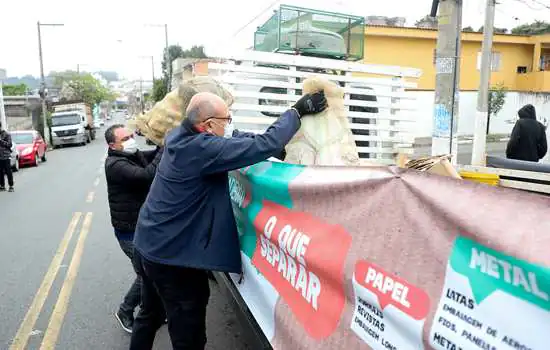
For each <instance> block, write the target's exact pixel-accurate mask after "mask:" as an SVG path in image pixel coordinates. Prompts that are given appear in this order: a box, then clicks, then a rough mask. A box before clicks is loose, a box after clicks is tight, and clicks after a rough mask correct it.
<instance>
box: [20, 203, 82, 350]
mask: <svg viewBox="0 0 550 350" xmlns="http://www.w3.org/2000/svg"><path fill="white" fill-rule="evenodd" d="M81 216H82V213H79V212H76V213H74V214H73V218H72V219H71V222H70V223H69V227H68V228H67V231H65V235H64V236H63V238H62V239H61V242H60V243H59V247H57V251H56V253H55V255H54V256H53V259H52V262H51V263H50V266H49V267H48V271H47V272H46V274H45V275H44V279H43V280H42V284H40V287H39V288H38V291H37V292H36V294H35V296H34V299H33V301H32V304H31V306H30V307H29V310H28V311H27V314H26V315H25V318H24V319H23V322H21V325H20V326H19V330H18V331H17V333H16V335H15V338H14V339H13V342H12V344H11V346H10V350H23V349H24V348H25V346H26V345H27V342H28V340H29V337H30V335H31V332H32V331H33V327H34V325H35V323H36V320H37V319H38V316H39V315H40V312H41V311H42V307H44V303H45V302H46V298H47V297H48V294H49V293H50V289H51V287H52V284H53V282H54V280H55V276H57V272H58V271H59V267H60V266H61V262H62V261H63V257H64V256H65V253H66V251H67V247H68V246H69V242H70V241H71V238H72V236H73V233H74V231H75V229H76V227H77V225H78V222H79V221H80V217H81Z"/></svg>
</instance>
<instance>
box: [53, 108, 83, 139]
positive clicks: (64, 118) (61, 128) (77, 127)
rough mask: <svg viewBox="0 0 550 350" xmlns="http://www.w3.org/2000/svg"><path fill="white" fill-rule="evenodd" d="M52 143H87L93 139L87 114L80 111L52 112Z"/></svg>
mask: <svg viewBox="0 0 550 350" xmlns="http://www.w3.org/2000/svg"><path fill="white" fill-rule="evenodd" d="M51 121H52V124H51V125H52V127H51V130H52V144H53V146H54V147H59V146H63V145H82V146H84V145H86V144H87V143H90V141H91V140H92V138H91V135H90V132H89V130H88V129H89V126H88V122H87V119H86V116H85V115H84V114H83V113H81V112H78V111H70V112H57V113H54V114H52V117H51Z"/></svg>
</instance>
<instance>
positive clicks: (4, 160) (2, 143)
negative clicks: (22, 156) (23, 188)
mask: <svg viewBox="0 0 550 350" xmlns="http://www.w3.org/2000/svg"><path fill="white" fill-rule="evenodd" d="M12 146H13V143H12V141H11V135H10V134H9V133H8V132H7V131H6V130H4V129H3V128H2V123H0V192H2V191H5V190H6V183H5V177H7V178H8V185H9V186H10V188H9V192H13V191H14V188H13V173H12V171H11V162H10V158H11V148H12Z"/></svg>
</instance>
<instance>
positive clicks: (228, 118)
mask: <svg viewBox="0 0 550 350" xmlns="http://www.w3.org/2000/svg"><path fill="white" fill-rule="evenodd" d="M210 119H218V120H227V122H228V123H229V124H231V123H232V122H233V118H232V117H231V116H230V115H228V116H227V117H225V118H220V117H212V118H208V119H207V120H210Z"/></svg>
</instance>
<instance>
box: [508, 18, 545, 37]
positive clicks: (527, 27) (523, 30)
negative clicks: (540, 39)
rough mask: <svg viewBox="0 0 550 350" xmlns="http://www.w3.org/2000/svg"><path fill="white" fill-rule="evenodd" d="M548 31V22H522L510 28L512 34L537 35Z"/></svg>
mask: <svg viewBox="0 0 550 350" xmlns="http://www.w3.org/2000/svg"><path fill="white" fill-rule="evenodd" d="M546 33H550V23H548V22H546V21H535V22H533V23H531V24H522V25H520V26H517V27H515V28H513V29H512V34H524V35H538V34H546Z"/></svg>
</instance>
